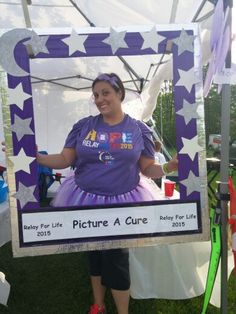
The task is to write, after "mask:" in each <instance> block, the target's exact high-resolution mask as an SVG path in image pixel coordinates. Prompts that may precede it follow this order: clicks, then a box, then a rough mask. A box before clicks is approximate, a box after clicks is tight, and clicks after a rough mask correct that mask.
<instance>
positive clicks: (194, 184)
mask: <svg viewBox="0 0 236 314" xmlns="http://www.w3.org/2000/svg"><path fill="white" fill-rule="evenodd" d="M180 183H182V184H183V185H185V186H186V188H187V192H186V193H187V196H188V195H190V194H191V193H193V192H201V180H200V178H199V177H196V176H195V175H194V173H193V172H192V171H191V170H190V172H189V176H188V178H187V179H185V180H182V181H180Z"/></svg>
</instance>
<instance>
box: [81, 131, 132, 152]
mask: <svg viewBox="0 0 236 314" xmlns="http://www.w3.org/2000/svg"><path fill="white" fill-rule="evenodd" d="M82 145H83V146H87V147H92V148H100V149H103V150H104V151H105V150H109V149H133V134H132V133H131V132H111V133H106V132H96V131H95V130H91V131H89V133H88V134H87V135H86V137H85V139H84V140H83V143H82Z"/></svg>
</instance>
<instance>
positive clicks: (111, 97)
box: [93, 81, 121, 115]
mask: <svg viewBox="0 0 236 314" xmlns="http://www.w3.org/2000/svg"><path fill="white" fill-rule="evenodd" d="M93 96H94V101H95V104H96V106H97V108H98V110H99V111H100V113H101V114H102V115H110V114H115V113H116V112H118V111H120V110H121V92H116V91H115V90H114V88H113V87H112V86H111V85H110V84H109V83H108V82H104V81H100V82H97V83H96V84H95V85H94V88H93Z"/></svg>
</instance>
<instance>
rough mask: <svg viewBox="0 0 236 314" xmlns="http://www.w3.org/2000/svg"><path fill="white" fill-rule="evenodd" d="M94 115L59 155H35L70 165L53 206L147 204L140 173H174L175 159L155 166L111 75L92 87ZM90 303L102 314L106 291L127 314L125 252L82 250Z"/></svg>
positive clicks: (146, 138) (146, 137) (93, 313)
mask: <svg viewBox="0 0 236 314" xmlns="http://www.w3.org/2000/svg"><path fill="white" fill-rule="evenodd" d="M92 91H93V95H94V100H95V104H96V106H97V108H98V110H99V112H100V114H99V115H97V116H89V117H87V118H84V119H82V120H80V121H78V122H77V123H76V124H75V125H74V126H73V128H72V130H71V132H70V133H69V135H68V137H67V139H66V142H65V146H64V148H63V150H62V152H61V153H59V154H53V155H41V154H39V153H38V154H37V161H38V163H39V164H41V165H44V166H47V167H50V168H53V169H62V168H67V167H69V166H72V165H73V166H75V169H76V170H75V176H72V177H69V178H67V179H66V180H65V181H64V182H63V184H62V185H61V187H60V188H59V190H58V192H57V195H56V197H55V199H54V201H53V205H54V206H68V205H93V204H96V205H97V204H112V203H113V204H114V203H124V202H126V203H127V202H137V201H148V200H152V199H153V195H152V194H151V192H149V191H148V189H147V188H146V187H145V186H144V185H143V184H142V183H140V176H139V174H140V172H141V173H142V174H144V175H145V176H147V177H152V178H158V177H161V176H163V175H165V174H166V173H167V172H171V171H174V170H176V169H177V164H178V161H177V159H176V158H174V159H172V160H170V161H169V162H168V163H166V164H165V165H164V166H160V165H157V164H155V159H154V153H155V150H154V144H153V141H152V134H151V131H150V130H149V129H148V128H147V127H146V125H145V124H143V123H142V122H140V121H137V120H135V119H133V118H131V117H130V116H128V115H127V114H125V113H124V112H123V110H122V106H121V103H122V101H123V100H124V98H125V89H124V86H123V84H122V82H121V80H120V78H119V77H118V76H117V75H116V74H114V73H111V74H106V73H105V74H101V75H99V76H98V77H97V78H96V79H95V80H94V82H93V84H92ZM88 259H89V266H90V275H91V284H92V290H93V296H94V304H93V305H92V306H91V308H90V312H89V313H90V314H103V313H105V304H104V296H105V288H106V287H107V288H110V289H111V292H112V295H113V298H114V302H115V305H116V308H117V312H118V314H128V307H129V288H130V277H129V262H128V259H129V256H128V250H127V249H113V250H104V251H93V252H88Z"/></svg>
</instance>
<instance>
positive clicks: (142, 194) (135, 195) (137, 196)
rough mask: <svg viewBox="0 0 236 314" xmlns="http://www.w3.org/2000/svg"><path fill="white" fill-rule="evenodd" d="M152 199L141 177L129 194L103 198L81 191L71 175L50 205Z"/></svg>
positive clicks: (77, 204)
mask: <svg viewBox="0 0 236 314" xmlns="http://www.w3.org/2000/svg"><path fill="white" fill-rule="evenodd" d="M154 199H155V195H154V193H153V191H152V190H151V189H150V186H149V183H148V180H146V179H144V178H143V177H141V179H140V182H139V184H138V185H137V187H136V188H135V189H133V190H131V191H130V192H127V193H124V194H119V195H114V196H104V195H97V194H93V193H88V192H85V191H83V190H81V189H80V188H79V187H78V185H76V183H75V180H74V175H71V176H69V177H67V178H66V179H65V180H64V181H63V182H62V184H61V185H60V187H59V189H58V190H57V193H56V196H55V198H54V199H53V200H52V203H51V205H52V206H55V207H64V206H81V205H82V206H86V205H104V204H119V203H134V202H142V201H151V200H154Z"/></svg>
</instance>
